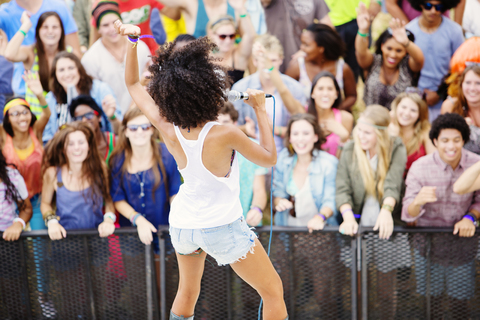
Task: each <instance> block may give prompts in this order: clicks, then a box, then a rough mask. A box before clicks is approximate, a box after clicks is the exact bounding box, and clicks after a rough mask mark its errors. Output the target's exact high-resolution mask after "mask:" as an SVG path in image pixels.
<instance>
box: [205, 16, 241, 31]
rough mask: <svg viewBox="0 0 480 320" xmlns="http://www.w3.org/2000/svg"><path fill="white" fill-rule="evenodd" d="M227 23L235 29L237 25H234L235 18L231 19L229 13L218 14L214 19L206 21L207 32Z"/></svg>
mask: <svg viewBox="0 0 480 320" xmlns="http://www.w3.org/2000/svg"><path fill="white" fill-rule="evenodd" d="M227 25H231V26H232V27H233V28H234V29H235V30H236V29H237V27H236V26H235V20H233V17H232V16H231V15H228V14H224V15H221V16H218V17H217V18H216V19H210V20H209V21H208V23H207V34H208V32H209V30H210V31H211V32H215V31H217V29H218V28H220V27H222V26H227Z"/></svg>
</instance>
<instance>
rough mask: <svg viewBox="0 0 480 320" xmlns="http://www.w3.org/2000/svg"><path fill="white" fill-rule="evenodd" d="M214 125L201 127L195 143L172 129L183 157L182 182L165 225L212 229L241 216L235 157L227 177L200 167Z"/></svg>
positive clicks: (209, 124)
mask: <svg viewBox="0 0 480 320" xmlns="http://www.w3.org/2000/svg"><path fill="white" fill-rule="evenodd" d="M215 125H220V123H218V122H208V123H207V124H205V126H204V127H203V128H202V131H200V134H199V135H198V139H197V140H187V139H185V138H184V137H183V135H182V133H181V132H180V129H179V128H178V127H177V126H174V128H175V134H176V135H177V138H178V141H180V145H181V146H182V149H183V151H184V152H185V156H186V157H187V165H186V166H185V168H183V169H181V170H180V168H179V171H180V174H181V175H182V177H183V179H184V183H183V184H182V185H181V186H180V190H179V192H178V194H177V195H176V197H175V198H174V200H173V202H172V206H171V209H170V217H169V223H170V225H171V226H172V227H174V228H180V229H203V228H214V227H218V226H222V225H225V224H229V223H232V222H233V221H235V220H237V219H239V218H240V217H242V215H243V210H242V205H241V203H240V183H239V175H240V173H239V168H238V162H237V157H236V156H234V158H233V161H232V165H231V168H230V169H231V170H230V175H229V176H228V177H225V178H223V177H221V178H220V177H217V176H215V175H214V174H213V173H211V172H210V171H208V170H207V168H205V166H204V165H203V161H202V151H203V144H204V142H205V137H206V136H207V134H208V132H209V131H210V129H211V128H212V127H213V126H215Z"/></svg>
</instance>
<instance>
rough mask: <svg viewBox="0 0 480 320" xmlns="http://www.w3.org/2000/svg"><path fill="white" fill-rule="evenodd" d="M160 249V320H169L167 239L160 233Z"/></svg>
mask: <svg viewBox="0 0 480 320" xmlns="http://www.w3.org/2000/svg"><path fill="white" fill-rule="evenodd" d="M159 240H160V241H159V247H160V313H161V314H160V319H161V320H167V316H166V314H167V310H166V304H167V299H166V295H167V290H166V287H165V281H166V277H165V268H166V266H165V238H164V237H163V233H161V232H160V231H159Z"/></svg>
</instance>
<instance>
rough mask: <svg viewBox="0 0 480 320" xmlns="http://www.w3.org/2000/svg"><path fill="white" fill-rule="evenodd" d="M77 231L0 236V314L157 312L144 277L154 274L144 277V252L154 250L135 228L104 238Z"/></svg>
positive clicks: (121, 315)
mask: <svg viewBox="0 0 480 320" xmlns="http://www.w3.org/2000/svg"><path fill="white" fill-rule="evenodd" d="M72 233H73V234H72ZM77 234H78V232H76V233H75V232H71V233H70V234H68V236H67V238H66V239H62V240H59V241H51V240H50V239H49V238H48V236H46V235H45V233H44V235H42V236H32V237H30V236H28V237H26V236H22V237H21V238H20V240H19V241H15V242H6V241H3V240H0V259H1V261H2V265H1V268H0V319H149V318H151V317H153V318H158V312H153V314H149V312H148V310H149V308H148V305H147V301H151V303H152V306H151V308H150V310H152V309H153V310H154V311H155V310H156V306H157V305H158V303H157V300H155V298H153V297H155V296H156V295H155V294H154V293H153V292H152V293H151V294H150V299H148V297H147V293H148V292H147V279H151V281H152V282H153V281H154V278H155V276H154V274H152V275H151V278H147V271H146V269H147V268H146V267H147V266H146V256H145V255H146V254H150V255H153V252H149V251H148V250H145V245H143V244H142V243H141V242H140V240H139V239H138V235H137V232H136V230H133V231H132V232H130V233H128V232H122V233H120V234H115V235H112V236H110V237H108V238H100V237H99V236H98V233H94V232H89V233H88V235H77ZM148 248H150V247H148ZM150 261H153V259H151V260H150ZM150 287H151V288H153V289H154V290H156V286H155V284H153V286H150ZM152 298H153V299H152Z"/></svg>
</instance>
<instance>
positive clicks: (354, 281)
mask: <svg viewBox="0 0 480 320" xmlns="http://www.w3.org/2000/svg"><path fill="white" fill-rule="evenodd" d="M351 243H352V248H351V250H352V265H351V267H350V269H351V272H352V275H351V282H352V284H351V290H352V291H351V297H352V305H351V308H352V320H357V312H358V309H357V308H358V307H357V263H356V261H357V260H358V259H357V239H352V242H351Z"/></svg>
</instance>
